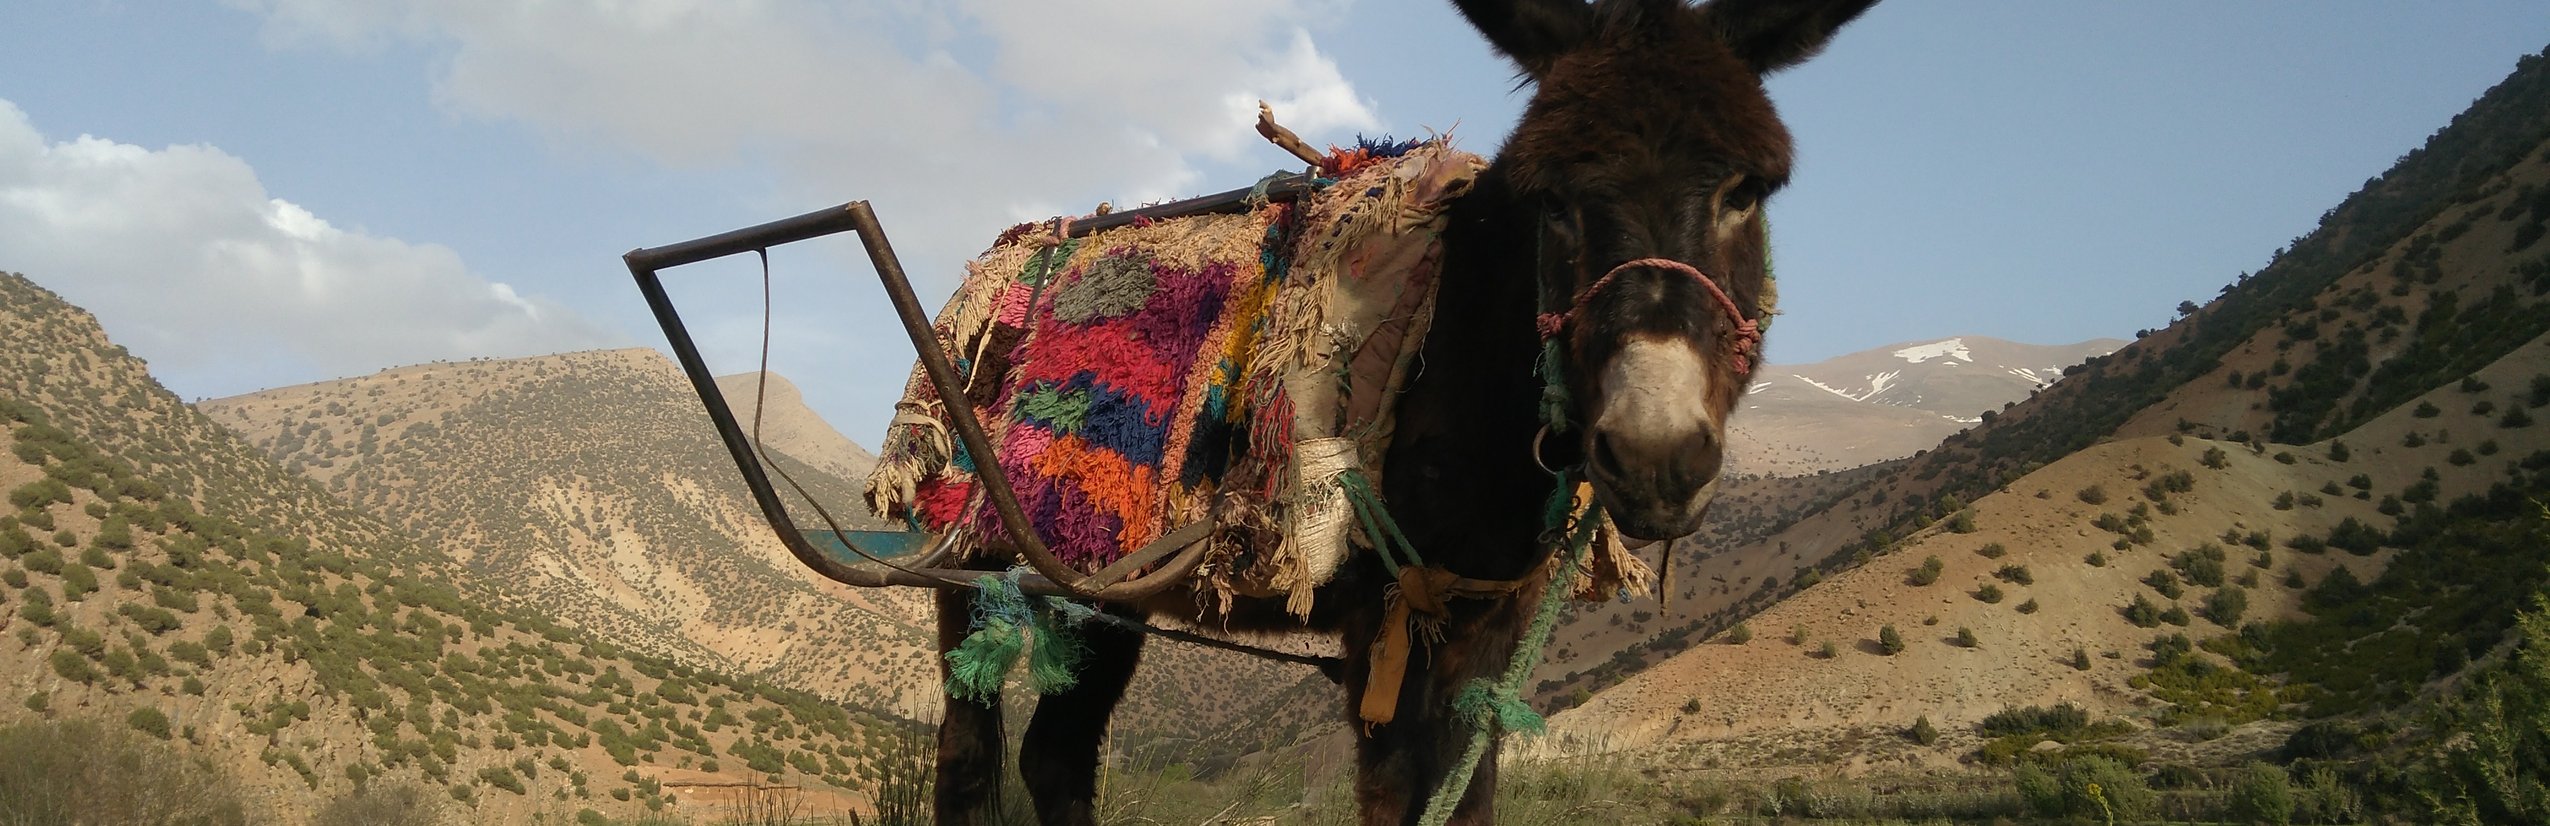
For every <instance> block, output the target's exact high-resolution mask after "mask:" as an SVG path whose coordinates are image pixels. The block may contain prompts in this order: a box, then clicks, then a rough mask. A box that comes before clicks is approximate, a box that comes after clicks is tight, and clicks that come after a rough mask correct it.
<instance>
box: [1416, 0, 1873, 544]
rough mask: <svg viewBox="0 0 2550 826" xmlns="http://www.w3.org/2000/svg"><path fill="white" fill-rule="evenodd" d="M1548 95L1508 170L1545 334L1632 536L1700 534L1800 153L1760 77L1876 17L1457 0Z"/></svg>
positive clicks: (1839, 9) (1500, 161)
mask: <svg viewBox="0 0 2550 826" xmlns="http://www.w3.org/2000/svg"><path fill="white" fill-rule="evenodd" d="M1455 2H1456V4H1457V5H1459V6H1460V7H1461V11H1462V13H1463V14H1464V15H1466V16H1467V17H1469V19H1470V22H1471V23H1472V24H1473V25H1475V26H1477V27H1478V28H1479V30H1480V32H1481V33H1483V34H1485V35H1487V38H1488V41H1489V42H1490V43H1492V44H1494V45H1495V46H1496V48H1497V49H1498V50H1499V51H1502V52H1504V53H1505V55H1506V56H1508V57H1510V58H1513V60H1514V61H1515V62H1516V63H1517V64H1520V65H1521V66H1522V69H1523V72H1524V75H1525V76H1526V77H1528V78H1529V79H1530V80H1531V81H1532V82H1533V83H1534V84H1536V85H1537V87H1538V89H1537V91H1536V92H1535V94H1534V95H1533V97H1532V101H1531V105H1530V106H1529V107H1528V108H1527V109H1526V110H1525V112H1524V116H1523V122H1522V124H1521V125H1520V126H1518V127H1516V129H1515V132H1514V135H1513V137H1512V138H1511V139H1510V140H1509V141H1508V142H1507V143H1506V145H1505V148H1504V150H1503V151H1502V152H1501V153H1500V154H1499V156H1498V158H1497V166H1498V167H1499V168H1500V170H1501V172H1502V175H1503V178H1504V181H1505V185H1506V186H1507V187H1508V188H1509V189H1510V191H1511V192H1512V193H1513V194H1514V195H1515V196H1516V197H1517V199H1518V201H1519V207H1525V208H1530V209H1532V210H1534V212H1535V215H1534V217H1533V218H1532V219H1531V221H1530V223H1531V224H1532V225H1533V229H1532V230H1531V231H1532V232H1534V233H1536V234H1537V236H1538V237H1537V243H1536V244H1534V246H1536V247H1537V249H1538V250H1539V252H1538V255H1539V262H1538V272H1539V276H1540V282H1541V290H1542V296H1541V305H1542V307H1543V308H1544V310H1545V312H1544V313H1543V315H1542V317H1541V326H1542V334H1543V335H1544V336H1553V337H1559V338H1560V339H1561V340H1562V341H1563V342H1564V343H1565V347H1564V348H1562V349H1563V351H1564V352H1565V353H1566V354H1567V356H1566V359H1565V361H1566V374H1567V377H1568V381H1569V384H1570V385H1571V387H1570V389H1571V390H1572V391H1573V398H1575V399H1576V400H1577V403H1576V405H1575V409H1573V410H1571V411H1570V415H1571V417H1572V418H1574V419H1575V420H1576V421H1577V422H1578V423H1579V424H1580V425H1582V426H1581V427H1580V428H1579V432H1580V435H1581V437H1582V439H1583V441H1582V443H1581V447H1582V449H1583V451H1584V456H1585V462H1586V466H1587V472H1588V474H1589V475H1590V477H1591V479H1592V480H1593V482H1594V487H1595V491H1596V493H1597V495H1598V496H1599V497H1600V498H1601V500H1602V502H1603V504H1604V505H1605V507H1606V508H1608V509H1609V510H1610V512H1611V514H1612V518H1613V520H1614V521H1615V522H1616V523H1617V524H1618V525H1619V526H1620V528H1621V530H1622V531H1623V532H1625V533H1627V534H1628V535H1630V536H1633V537H1640V538H1649V539H1662V538H1667V537H1673V536H1680V535H1682V534H1685V533H1689V532H1691V531H1692V530H1693V529H1695V528H1696V527H1697V526H1698V524H1699V521H1700V516H1701V513H1702V512H1703V511H1704V510H1706V508H1707V506H1708V503H1709V499H1710V498H1711V496H1712V495H1713V493H1714V492H1715V489H1716V488H1715V481H1716V479H1717V477H1718V467H1719V460H1720V457H1721V454H1722V450H1723V445H1724V444H1725V432H1726V431H1725V428H1726V421H1727V416H1728V413H1729V411H1731V410H1732V409H1733V408H1734V407H1735V402H1736V399H1737V397H1738V396H1739V395H1741V394H1742V393H1743V391H1744V385H1745V383H1746V380H1747V376H1748V375H1749V374H1750V373H1751V371H1752V369H1753V367H1754V366H1755V365H1756V364H1757V363H1758V361H1759V359H1760V356H1761V339H1760V334H1759V333H1758V332H1757V331H1756V328H1755V321H1756V317H1757V316H1758V315H1759V314H1760V312H1761V309H1760V299H1761V297H1762V294H1763V290H1764V288H1765V279H1766V278H1767V275H1768V264H1767V260H1768V259H1767V255H1768V246H1767V243H1766V241H1765V239H1764V236H1763V223H1762V202H1763V200H1764V199H1765V198H1768V197H1769V196H1770V195H1771V193H1773V192H1775V191H1777V190H1778V189H1779V188H1780V186H1781V184H1783V183H1785V182H1786V181H1787V180H1788V174H1789V136H1788V132H1787V130H1786V129H1785V128H1783V127H1782V126H1781V125H1780V120H1779V116H1778V115H1777V114H1776V113H1774V112H1773V111H1772V109H1771V102H1770V99H1769V98H1768V97H1767V96H1765V95H1764V94H1763V91H1762V76H1763V74H1765V73H1767V72H1770V71H1773V70H1776V69H1780V68H1782V67H1785V66H1788V65H1790V64H1794V63H1796V62H1798V61H1801V60H1804V59H1806V58H1807V57H1808V56H1810V55H1812V54H1813V53H1814V52H1815V51H1816V50H1817V49H1818V48H1820V47H1822V45H1823V44H1824V41H1825V40H1826V39H1827V38H1829V37H1830V36H1831V35H1832V33H1833V31H1834V30H1835V29H1836V28H1839V27H1840V26H1841V25H1842V24H1843V23H1845V22H1847V21H1849V20H1850V19H1851V18H1852V17H1854V16H1857V15H1858V14H1859V12H1860V11H1861V10H1863V9H1865V8H1867V7H1868V6H1869V5H1870V4H1871V3H1873V2H1875V0H1714V2H1710V3H1708V4H1706V5H1704V6H1701V7H1699V8H1687V7H1685V6H1684V5H1683V4H1682V2H1681V0H1599V2H1596V3H1594V4H1592V5H1587V4H1585V3H1583V2H1581V1H1580V0H1455Z"/></svg>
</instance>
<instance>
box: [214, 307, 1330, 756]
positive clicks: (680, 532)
mask: <svg viewBox="0 0 2550 826" xmlns="http://www.w3.org/2000/svg"><path fill="white" fill-rule="evenodd" d="M774 378H775V379H778V380H777V381H773V382H771V384H770V388H771V390H772V391H774V392H772V393H771V395H770V396H769V407H770V412H769V414H768V415H766V416H765V418H764V420H763V424H762V427H763V440H764V442H765V444H767V445H770V446H771V447H772V449H773V453H774V458H775V460H776V461H777V462H778V466H779V467H780V468H781V469H783V470H785V471H787V472H788V474H789V475H790V476H791V477H794V478H795V479H796V480H797V481H798V482H799V483H800V484H802V485H804V486H805V487H806V489H807V491H808V492H809V493H811V494H812V495H813V496H814V498H815V501H816V502H819V503H821V504H822V505H823V507H824V509H825V510H827V511H829V512H830V513H832V514H833V515H834V516H835V517H837V518H840V519H843V520H845V521H848V522H850V523H852V524H850V525H848V527H854V528H856V527H870V528H883V527H888V526H885V525H883V524H881V523H876V522H874V521H872V520H869V519H867V518H865V516H864V509H863V508H862V507H860V506H859V504H858V503H859V502H860V498H859V495H858V486H857V484H856V483H855V482H853V481H851V480H849V479H847V478H845V477H842V476H839V475H836V474H834V473H831V472H827V471H826V469H825V468H827V467H834V468H841V467H850V468H852V469H855V466H856V464H857V463H858V462H860V461H873V459H868V458H865V453H864V451H858V450H857V448H856V446H855V445H852V446H849V451H843V450H841V449H840V448H842V446H845V445H849V442H848V440H846V439H842V438H840V436H839V434H838V433H837V432H835V431H833V429H832V428H831V427H830V426H829V425H827V424H825V423H824V422H823V420H822V419H821V418H820V417H818V416H816V415H815V414H814V413H813V412H812V411H810V410H806V409H805V408H804V407H803V405H802V404H800V403H797V402H796V401H794V391H793V388H792V387H790V386H789V385H788V384H787V382H786V380H785V379H784V378H779V377H774ZM721 384H722V386H723V387H724V391H725V392H726V394H727V398H728V400H729V403H730V404H734V405H737V406H738V407H739V413H740V415H744V416H747V418H745V419H744V421H746V422H747V423H749V421H750V419H749V418H748V417H749V410H750V399H751V398H752V397H753V390H754V387H753V385H754V382H753V381H752V379H751V377H750V376H749V375H746V376H734V377H728V378H726V379H723V380H721ZM201 407H202V408H203V409H204V410H205V411H206V413H207V414H208V415H210V416H211V417H212V418H213V419H215V420H217V421H220V422H222V423H223V424H225V425H228V426H230V427H231V428H232V429H234V430H236V431H237V432H239V433H240V434H241V435H242V436H243V437H244V438H246V439H247V440H249V441H250V442H251V443H253V444H255V445H257V446H259V447H261V448H264V449H265V450H267V451H269V452H270V453H271V454H272V455H273V456H274V457H275V458H276V459H277V460H279V461H281V462H283V463H284V464H285V465H286V466H287V467H290V468H293V469H295V470H298V471H300V472H302V473H305V474H309V475H310V477H311V478H313V479H315V480H317V481H319V482H320V483H322V484H324V485H325V486H326V487H327V488H328V489H330V490H331V491H334V492H335V493H336V494H337V495H339V496H341V497H343V498H345V499H346V500H347V501H349V502H352V503H354V504H356V505H358V506H360V507H362V508H363V509H365V510H366V511H369V512H373V513H378V514H380V515H382V516H383V517H384V518H387V519H391V520H393V521H395V522H397V523H398V524H400V525H402V526H404V527H406V528H408V529H411V530H413V531H415V532H416V533H417V534H418V535H419V536H422V537H424V538H425V539H426V540H427V541H428V542H429V543H430V544H431V545H432V546H433V547H435V548H437V549H439V550H440V551H441V552H442V553H443V554H445V555H447V557H448V558H449V559H452V560H459V561H460V562H461V563H462V564H463V566H464V567H465V568H466V569H467V571H466V574H467V580H466V581H468V582H471V583H477V585H474V586H471V587H475V588H480V589H482V590H483V591H484V592H485V593H486V594H488V595H489V597H490V598H491V599H498V600H501V601H504V602H506V603H508V604H512V605H517V606H521V607H523V608H524V609H526V610H536V611H539V612H541V613H543V614H544V615H548V616H553V617H556V618H558V619H559V620H560V621H562V622H566V623H569V624H572V625H576V626H578V627H583V628H590V629H596V630H600V631H603V632H605V633H607V634H608V635H610V637H611V638H612V639H614V640H618V641H621V643H622V644H624V645H627V646H629V647H632V648H635V649H638V650H643V651H649V652H652V653H656V654H659V655H661V656H666V657H671V658H674V659H677V660H680V661H683V662H688V663H694V664H696V665H698V666H700V667H702V668H708V669H715V670H720V671H727V672H730V673H748V674H755V675H758V676H762V677H766V678H768V679H770V680H773V681H775V682H779V683H781V684H784V685H790V686H794V687H798V688H802V689H806V690H810V691H816V692H819V693H822V694H824V695H826V696H842V697H863V698H894V699H893V700H892V701H891V702H892V704H893V705H894V707H897V708H901V707H904V706H906V705H913V704H919V705H923V706H927V707H931V708H935V707H936V704H937V702H938V691H939V688H938V675H937V661H936V659H935V654H934V650H935V649H934V644H933V638H932V634H933V632H932V631H931V624H930V614H929V603H928V597H927V595H926V594H925V593H923V592H921V591H918V590H914V589H883V590H867V589H859V588H852V587H848V586H843V585H839V584H837V583H832V582H829V581H825V580H822V579H820V578H818V577H816V576H814V575H813V574H812V573H810V572H808V571H806V570H805V569H804V568H803V567H802V566H799V565H798V564H797V563H796V561H795V560H794V559H793V558H791V557H789V556H788V555H787V552H786V550H785V549H784V548H783V547H782V546H780V544H779V543H778V541H777V540H776V539H775V538H773V537H772V535H771V533H770V529H769V527H768V526H767V525H766V524H764V523H763V522H762V520H761V516H760V512H759V511H758V510H756V509H755V508H754V506H753V504H752V500H751V497H750V495H749V494H747V493H746V492H745V490H744V486H743V483H742V480H741V478H740V477H739V476H737V474H736V472H735V469H734V466H733V464H732V463H731V462H730V460H729V459H728V458H727V455H726V453H725V450H724V448H723V447H722V446H721V445H720V444H719V443H718V441H717V439H716V433H715V431H714V430H712V429H711V428H710V427H709V423H708V420H707V417H706V416H705V415H703V414H702V413H701V412H700V410H699V401H698V399H697V397H696V396H694V395H693V394H692V392H691V389H690V385H689V384H688V382H687V381H686V380H685V379H684V378H683V376H682V374H681V371H680V369H679V368H678V367H676V366H675V365H674V364H673V363H672V362H671V361H670V360H668V359H666V358H665V357H664V356H663V355H661V354H659V353H657V352H656V351H653V350H647V349H629V350H614V351H606V352H591V353H569V354H563V355H556V356H542V357H535V358H527V359H513V360H503V361H474V362H463V363H453V364H430V365H419V366H414V367H403V368H397V369H392V370H385V371H382V372H380V373H377V374H373V375H370V376H363V377H359V378H353V379H344V380H338V381H328V382H319V383H315V384H307V385H300V386H296V387H287V388H281V389H276V390H268V391H264V392H260V393H254V394H250V395H246V396H239V397H234V398H228V399H220V400H215V401H210V402H205V403H203V404H202V405H201ZM747 426H748V427H749V424H748V425H747ZM799 450H803V451H805V453H802V454H801V453H797V452H795V451H799ZM809 455H811V456H814V457H815V458H806V457H807V456H809ZM774 483H775V484H776V483H777V480H774ZM782 490H783V491H785V490H786V486H785V485H782ZM790 500H791V501H790V504H791V506H792V509H794V510H795V511H796V516H797V521H798V523H799V524H802V525H819V524H821V521H820V518H819V517H818V515H817V514H815V513H814V512H813V511H812V510H811V509H810V508H804V507H802V506H803V505H804V504H805V503H804V502H802V501H799V500H796V499H795V498H794V497H790ZM1146 660H1147V662H1148V663H1149V665H1150V666H1151V667H1148V668H1145V669H1144V671H1143V674H1142V676H1141V677H1140V678H1138V681H1137V684H1136V686H1135V688H1134V689H1133V694H1132V696H1131V698H1130V699H1129V700H1128V704H1129V706H1128V709H1129V710H1128V712H1127V713H1126V714H1125V715H1124V720H1125V721H1126V723H1127V725H1126V727H1125V728H1124V729H1123V731H1124V732H1125V733H1127V734H1128V735H1129V739H1130V740H1132V741H1153V740H1167V741H1173V742H1179V743H1194V742H1197V741H1200V740H1206V739H1228V738H1229V737H1230V733H1231V732H1232V731H1233V725H1232V724H1233V723H1235V722H1236V721H1238V720H1243V719H1246V720H1254V721H1258V722H1261V723H1263V722H1266V721H1270V720H1283V721H1287V722H1286V723H1285V724H1284V725H1280V726H1271V727H1266V726H1261V727H1256V728H1250V729H1248V731H1249V732H1250V733H1251V737H1252V738H1255V737H1261V736H1262V737H1268V738H1275V737H1280V736H1284V735H1282V734H1280V732H1292V731H1297V730H1299V729H1301V728H1302V727H1304V726H1307V725H1309V724H1310V723H1311V722H1313V721H1318V720H1325V719H1326V718H1328V717H1330V716H1333V715H1330V714H1328V713H1327V711H1328V709H1327V708H1326V707H1325V706H1324V705H1322V704H1317V703H1305V702H1303V701H1301V700H1298V699H1287V700H1284V701H1281V702H1277V701H1273V700H1270V699H1269V698H1271V697H1277V696H1281V697H1287V698H1298V697H1304V696H1308V694H1310V693H1307V692H1298V691H1296V692H1286V691H1282V690H1280V689H1283V688H1285V687H1288V686H1292V687H1299V686H1301V685H1303V684H1305V683H1306V681H1307V682H1317V683H1319V684H1321V685H1325V680H1323V679H1321V678H1320V677H1318V676H1317V675H1316V674H1315V673H1313V672H1311V671H1309V670H1308V669H1304V668H1301V667H1298V666H1288V665H1278V664H1271V663H1265V662H1262V661H1258V660H1253V659H1246V658H1239V657H1233V656H1229V655H1225V654H1222V653H1220V652H1213V651H1209V650H1205V649H1198V648H1194V647H1191V646H1186V645H1181V644H1176V643H1162V644H1159V645H1155V646H1153V647H1152V648H1151V649H1150V651H1149V652H1148V654H1147V657H1146ZM1240 686H1249V687H1250V688H1248V689H1246V690H1243V689H1242V688H1240ZM1260 688H1263V689H1268V690H1266V691H1264V692H1262V693H1261V692H1260V691H1258V690H1257V689H1260ZM1279 730H1280V732H1279ZM1259 742H1260V741H1257V740H1255V739H1251V740H1250V742H1248V743H1241V744H1232V745H1233V747H1237V746H1240V745H1250V746H1253V745H1258V744H1259ZM1215 748H1216V749H1217V750H1218V749H1220V748H1221V747H1219V746H1217V747H1215Z"/></svg>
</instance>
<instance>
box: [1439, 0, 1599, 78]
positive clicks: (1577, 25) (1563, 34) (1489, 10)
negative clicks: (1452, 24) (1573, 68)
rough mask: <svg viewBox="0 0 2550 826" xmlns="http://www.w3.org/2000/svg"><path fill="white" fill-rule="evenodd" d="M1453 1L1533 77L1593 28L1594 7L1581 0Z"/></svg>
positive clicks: (1491, 43)
mask: <svg viewBox="0 0 2550 826" xmlns="http://www.w3.org/2000/svg"><path fill="white" fill-rule="evenodd" d="M1452 5H1455V6H1459V7H1460V8H1461V16H1463V17H1467V18H1469V19H1470V25H1471V26H1473V27H1476V28H1477V29H1478V30H1479V33H1480V34H1483V35H1487V39H1488V45H1491V46H1495V47H1496V50H1497V51H1500V52H1504V53H1505V56H1506V57H1509V58H1513V59H1514V63H1515V65H1518V66H1521V67H1523V73H1524V74H1527V75H1530V76H1531V77H1532V78H1534V79H1539V78H1540V76H1541V75H1544V74H1547V73H1548V72H1549V67H1550V64H1552V63H1556V62H1558V56H1559V55H1562V54H1566V53H1567V50H1569V49H1573V48H1575V47H1576V45H1577V44H1579V43H1583V42H1584V41H1585V38H1586V37H1588V36H1590V35H1591V34H1592V32H1593V30H1594V15H1593V10H1592V8H1591V7H1589V6H1587V5H1585V3H1584V0H1452Z"/></svg>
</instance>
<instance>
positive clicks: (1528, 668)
mask: <svg viewBox="0 0 2550 826" xmlns="http://www.w3.org/2000/svg"><path fill="white" fill-rule="evenodd" d="M1570 481H1571V480H1570V479H1569V478H1568V476H1566V475H1564V474H1562V475H1560V477H1559V480H1558V482H1559V484H1558V490H1557V491H1556V492H1554V493H1552V494H1551V497H1550V498H1551V503H1552V505H1551V507H1552V508H1553V512H1555V513H1557V514H1558V515H1557V517H1556V518H1554V519H1552V520H1551V521H1550V522H1548V525H1549V526H1550V527H1551V528H1552V529H1556V528H1559V527H1562V526H1564V525H1565V520H1566V507H1567V503H1568V502H1569V501H1570V497H1571V496H1572V494H1573V493H1574V491H1575V487H1576V486H1575V485H1572V484H1569V482H1570ZM1602 521H1603V509H1602V506H1601V505H1594V506H1592V507H1589V508H1586V509H1585V515H1584V517H1583V518H1581V519H1579V520H1577V522H1576V525H1575V526H1574V528H1573V529H1571V530H1569V531H1568V532H1567V564H1566V565H1565V566H1564V567H1562V568H1560V569H1559V571H1558V572H1557V573H1556V574H1553V575H1551V576H1550V578H1549V586H1548V587H1547V588H1545V589H1544V590H1543V591H1542V593H1541V607H1540V610H1539V611H1537V612H1534V613H1533V614H1532V625H1531V628H1530V629H1528V630H1526V631H1524V632H1523V639H1522V640H1521V641H1520V642H1519V643H1518V644H1517V645H1516V646H1515V649H1514V656H1513V658H1512V659H1510V660H1507V661H1506V663H1505V675H1504V677H1503V678H1502V679H1500V680H1498V681H1496V682H1494V683H1490V682H1488V681H1486V680H1471V681H1470V683H1469V685H1466V686H1463V687H1462V689H1461V693H1460V694H1459V695H1458V696H1457V697H1456V698H1455V699H1454V700H1453V702H1452V709H1453V712H1454V713H1456V714H1459V715H1461V716H1462V717H1464V718H1467V719H1468V720H1469V722H1470V726H1471V729H1470V745H1469V748H1467V749H1464V750H1463V751H1462V752H1461V762H1460V763H1458V764H1456V765H1454V766H1453V768H1452V773H1451V774H1448V775H1445V776H1444V783H1443V786H1442V787H1441V788H1438V789H1436V790H1435V792H1434V796H1433V797H1431V798H1428V799H1427V800H1426V809H1425V816H1424V817H1422V818H1419V819H1418V820H1417V824H1418V826H1443V824H1444V823H1445V822H1446V821H1449V820H1451V819H1452V810H1453V807H1455V806H1458V805H1460V803H1461V797H1462V795H1465V794H1468V793H1469V791H1470V776H1471V775H1474V774H1477V773H1478V770H1479V761H1480V760H1481V759H1483V758H1484V757H1485V756H1486V755H1487V747H1488V743H1489V742H1491V741H1492V740H1494V739H1495V737H1496V733H1497V731H1498V730H1499V729H1502V730H1505V731H1526V732H1538V731H1541V730H1542V729H1543V728H1545V727H1546V724H1545V723H1544V722H1543V721H1542V720H1541V716H1540V714H1538V713H1536V712H1534V711H1532V707H1531V706H1530V705H1529V704H1526V703H1524V702H1523V699H1522V687H1523V681H1524V680H1527V679H1530V677H1531V675H1532V668H1533V667H1534V666H1537V665H1539V664H1540V662H1541V649H1542V648H1543V647H1544V646H1547V645H1548V644H1549V635H1550V630H1551V629H1552V628H1555V627H1556V626H1557V625H1558V610H1559V606H1560V605H1561V604H1564V603H1565V602H1566V600H1567V592H1568V589H1569V588H1570V587H1571V586H1573V585H1574V580H1575V579H1576V572H1577V570H1578V569H1580V568H1582V567H1584V562H1585V549H1586V548H1588V547H1591V546H1592V545H1593V542H1594V529H1595V528H1596V527H1599V526H1600V525H1601V524H1602Z"/></svg>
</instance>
